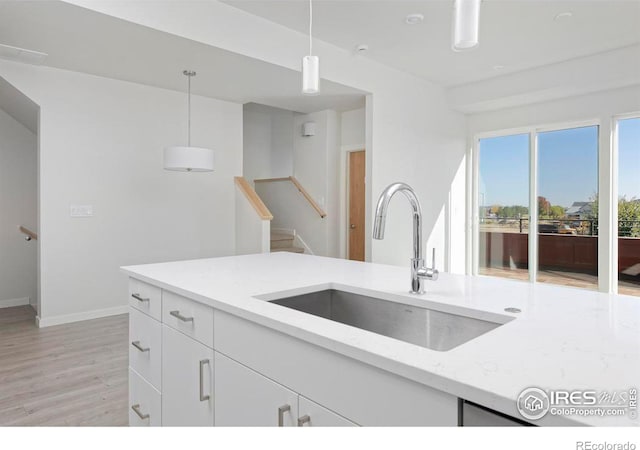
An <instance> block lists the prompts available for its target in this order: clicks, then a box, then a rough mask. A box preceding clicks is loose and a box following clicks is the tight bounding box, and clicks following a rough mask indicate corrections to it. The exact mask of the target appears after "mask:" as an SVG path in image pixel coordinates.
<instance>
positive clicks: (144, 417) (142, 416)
mask: <svg viewBox="0 0 640 450" xmlns="http://www.w3.org/2000/svg"><path fill="white" fill-rule="evenodd" d="M131 409H132V410H133V412H134V413H136V414H137V415H138V417H140V419H142V420H144V419H148V418H149V414H142V412H141V411H140V405H139V404H136V405H133V406H131Z"/></svg>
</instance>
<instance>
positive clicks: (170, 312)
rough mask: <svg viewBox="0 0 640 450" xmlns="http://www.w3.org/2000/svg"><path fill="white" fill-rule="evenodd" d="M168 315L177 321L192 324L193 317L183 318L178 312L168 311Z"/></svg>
mask: <svg viewBox="0 0 640 450" xmlns="http://www.w3.org/2000/svg"><path fill="white" fill-rule="evenodd" d="M169 315H171V316H173V317H175V318H176V319H178V320H182V321H183V322H193V317H185V316H183V315H182V314H180V311H169Z"/></svg>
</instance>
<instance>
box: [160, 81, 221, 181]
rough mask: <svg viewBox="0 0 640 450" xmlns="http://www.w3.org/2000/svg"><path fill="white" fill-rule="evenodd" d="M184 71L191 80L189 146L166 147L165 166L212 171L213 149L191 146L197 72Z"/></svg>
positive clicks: (179, 169)
mask: <svg viewBox="0 0 640 450" xmlns="http://www.w3.org/2000/svg"><path fill="white" fill-rule="evenodd" d="M182 73H183V74H184V75H185V76H186V77H187V79H188V80H189V81H188V92H189V96H188V120H187V123H188V137H187V139H188V140H187V146H186V147H183V146H172V147H165V149H164V168H165V170H175V171H181V172H211V171H212V170H213V163H214V154H213V150H211V149H209V148H201V147H192V146H191V77H195V76H196V73H195V72H194V71H193V70H185V71H184V72H182Z"/></svg>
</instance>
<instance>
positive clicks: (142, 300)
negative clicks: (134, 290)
mask: <svg viewBox="0 0 640 450" xmlns="http://www.w3.org/2000/svg"><path fill="white" fill-rule="evenodd" d="M131 296H132V297H133V298H135V299H136V300H138V301H139V302H140V303H142V302H148V301H149V299H148V298H144V297H142V296H141V295H140V294H131Z"/></svg>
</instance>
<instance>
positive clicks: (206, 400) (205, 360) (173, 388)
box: [162, 325, 214, 426]
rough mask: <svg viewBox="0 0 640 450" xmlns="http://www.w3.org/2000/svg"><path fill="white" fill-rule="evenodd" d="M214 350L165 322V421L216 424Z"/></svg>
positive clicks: (163, 379)
mask: <svg viewBox="0 0 640 450" xmlns="http://www.w3.org/2000/svg"><path fill="white" fill-rule="evenodd" d="M213 364H214V362H213V350H211V349H210V348H208V347H206V346H204V345H202V344H201V343H199V342H197V341H194V340H193V339H191V338H190V337H187V336H185V335H184V334H182V333H180V332H179V331H176V330H174V329H172V328H169V327H168V326H166V325H162V411H163V414H162V425H163V426H213V424H214V421H213V373H214V371H213Z"/></svg>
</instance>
